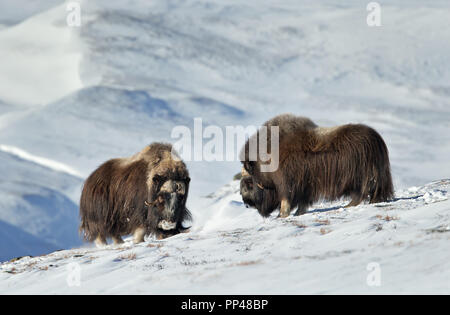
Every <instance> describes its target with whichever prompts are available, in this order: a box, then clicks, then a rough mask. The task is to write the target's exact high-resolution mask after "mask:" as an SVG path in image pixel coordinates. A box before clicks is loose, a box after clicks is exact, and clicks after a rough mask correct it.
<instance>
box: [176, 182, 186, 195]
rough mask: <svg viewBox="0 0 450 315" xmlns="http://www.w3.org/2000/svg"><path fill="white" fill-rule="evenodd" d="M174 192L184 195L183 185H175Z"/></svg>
mask: <svg viewBox="0 0 450 315" xmlns="http://www.w3.org/2000/svg"><path fill="white" fill-rule="evenodd" d="M176 192H177V193H178V194H181V195H184V193H185V187H184V184H182V183H177V187H176Z"/></svg>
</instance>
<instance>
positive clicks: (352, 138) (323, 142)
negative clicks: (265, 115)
mask: <svg viewBox="0 0 450 315" xmlns="http://www.w3.org/2000/svg"><path fill="white" fill-rule="evenodd" d="M264 126H266V127H268V128H270V127H271V126H279V156H278V158H279V160H278V161H279V166H278V168H277V169H276V170H275V171H273V172H262V171H261V165H262V164H263V163H269V162H270V160H269V161H268V162H267V161H266V162H262V161H261V159H260V158H259V154H258V158H257V160H256V161H252V160H251V159H250V158H249V148H251V146H250V145H249V141H250V139H255V138H254V137H256V139H258V137H259V134H260V131H258V132H257V133H256V134H255V135H253V136H252V137H251V138H250V139H249V140H248V141H247V143H246V144H245V146H244V148H243V149H242V151H241V161H242V163H243V166H244V167H243V171H242V179H241V195H242V198H243V201H244V203H245V204H247V205H249V206H251V207H255V208H257V209H258V211H259V213H260V214H261V215H262V216H268V215H270V213H272V212H273V211H274V210H275V209H277V208H279V209H280V217H287V216H288V215H289V214H290V212H291V209H294V208H297V211H296V213H295V215H300V214H303V213H305V212H306V210H307V208H308V207H309V206H311V205H312V204H313V203H314V202H316V201H318V200H319V199H321V198H323V199H326V200H336V199H338V198H340V197H351V202H350V203H349V204H348V205H347V207H350V206H356V205H358V204H360V203H361V202H362V201H363V200H366V199H368V200H369V201H370V203H376V202H383V201H387V200H389V199H392V198H393V196H394V192H393V185H392V178H391V171H390V165H389V156H388V149H387V147H386V144H385V143H384V141H383V139H382V138H381V136H380V135H379V134H378V133H377V132H376V131H375V130H374V129H372V128H370V127H368V126H365V125H361V124H348V125H343V126H337V127H332V128H323V127H318V126H317V125H316V124H314V123H313V122H312V121H311V120H309V119H308V118H304V117H296V116H294V115H290V114H285V115H280V116H277V117H274V118H273V119H271V120H269V121H267V122H266V123H265V124H264ZM262 137H267V141H268V142H267V143H268V150H267V151H268V154H269V157H270V158H271V159H272V158H273V156H274V154H276V153H277V152H276V150H275V149H274V150H272V148H271V147H270V131H269V132H267V133H266V135H264V134H262ZM258 149H259V145H258ZM271 151H273V152H271Z"/></svg>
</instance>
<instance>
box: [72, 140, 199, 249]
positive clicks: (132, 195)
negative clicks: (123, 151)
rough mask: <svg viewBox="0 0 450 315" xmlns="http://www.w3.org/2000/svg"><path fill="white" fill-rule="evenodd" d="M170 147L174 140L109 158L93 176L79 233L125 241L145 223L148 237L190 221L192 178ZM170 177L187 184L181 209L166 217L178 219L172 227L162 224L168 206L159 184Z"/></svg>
mask: <svg viewBox="0 0 450 315" xmlns="http://www.w3.org/2000/svg"><path fill="white" fill-rule="evenodd" d="M171 150H172V146H171V145H169V144H161V143H153V144H151V145H150V146H147V147H146V148H145V149H144V150H142V151H141V152H139V153H138V154H136V155H134V156H132V157H130V158H122V159H112V160H109V161H107V162H105V163H104V164H102V165H101V166H100V167H99V168H98V169H97V170H95V171H94V172H93V173H92V174H91V175H90V176H89V177H88V179H87V180H86V182H85V183H84V187H83V191H82V194H81V200H80V217H81V224H80V231H81V232H82V233H83V235H84V237H85V239H86V240H87V241H90V242H92V241H94V240H95V239H97V238H99V239H100V240H103V241H102V242H103V243H104V242H105V240H106V238H108V237H113V238H115V239H120V240H121V236H123V235H129V234H131V233H133V232H134V231H135V230H136V229H137V228H142V227H143V228H144V229H145V234H146V235H149V234H155V235H156V236H157V237H165V236H170V235H173V234H177V233H178V232H179V231H181V230H182V229H183V227H182V222H183V221H184V220H185V219H190V213H189V211H188V210H187V209H186V199H187V195H188V188H189V180H190V179H189V173H188V171H187V169H186V166H185V164H184V163H183V162H182V161H181V160H180V161H177V160H174V159H172V157H171V153H170V152H171ZM168 180H174V181H181V182H184V183H185V185H186V187H185V193H184V194H183V196H178V197H179V204H178V205H177V209H176V211H175V212H174V213H173V216H172V215H171V217H170V218H167V219H168V220H169V219H170V220H173V222H176V223H177V224H176V229H174V230H173V231H163V230H161V229H159V228H158V223H159V222H160V220H162V219H163V217H164V215H163V211H164V207H165V205H164V203H165V200H164V195H163V193H162V192H161V191H160V188H161V186H162V185H163V184H164V183H165V182H166V181H168Z"/></svg>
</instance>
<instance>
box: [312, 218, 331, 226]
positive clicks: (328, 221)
mask: <svg viewBox="0 0 450 315" xmlns="http://www.w3.org/2000/svg"><path fill="white" fill-rule="evenodd" d="M314 222H316V223H319V225H330V220H328V219H325V220H320V219H315V220H314Z"/></svg>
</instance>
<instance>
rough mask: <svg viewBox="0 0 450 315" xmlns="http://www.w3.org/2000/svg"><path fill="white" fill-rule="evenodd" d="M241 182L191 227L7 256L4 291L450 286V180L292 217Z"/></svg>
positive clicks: (426, 289) (0, 275) (0, 277)
mask: <svg viewBox="0 0 450 315" xmlns="http://www.w3.org/2000/svg"><path fill="white" fill-rule="evenodd" d="M238 186H239V185H238V182H233V183H232V184H231V185H228V186H226V187H224V188H223V189H222V190H221V191H220V192H219V193H218V194H216V195H214V196H211V198H212V199H211V201H210V204H209V206H206V207H205V209H204V211H205V212H210V214H205V215H206V216H208V217H209V220H208V221H206V222H204V223H203V224H204V228H200V229H199V228H196V229H193V231H191V232H190V233H186V234H179V235H177V236H174V237H171V238H168V239H165V240H162V241H156V240H154V239H152V238H150V239H147V241H146V242H145V243H142V244H140V245H133V244H132V242H131V239H129V240H127V241H126V243H125V244H124V245H121V246H115V245H109V246H107V247H105V248H103V249H97V248H88V247H82V248H77V249H72V250H65V251H59V252H55V253H52V254H50V255H47V256H41V257H34V258H30V257H25V258H22V259H20V260H17V261H14V262H10V263H4V264H2V265H0V292H3V293H25V294H27V293H44V294H47V293H64V294H67V293H102V294H107V293H127V294H133V293H138V294H139V293H149V294H303V293H321V294H326V293H449V284H450V260H449V258H450V256H449V251H448V246H449V245H448V244H449V241H450V200H449V196H450V180H442V181H439V182H434V183H431V184H429V185H426V186H421V187H415V188H410V189H408V190H405V191H401V192H398V197H397V199H396V200H395V201H393V202H390V203H381V204H376V205H360V206H358V207H352V208H347V209H344V208H342V206H343V205H344V203H342V202H335V203H323V204H319V205H317V206H316V207H313V209H311V210H310V211H309V212H308V213H307V214H305V215H303V216H300V217H290V218H288V219H278V218H277V217H276V216H275V215H273V216H272V217H270V218H267V219H263V218H261V217H260V216H259V214H257V212H256V211H255V210H250V209H245V207H243V205H242V202H241V201H240V197H239V193H238ZM372 268H375V269H372Z"/></svg>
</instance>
